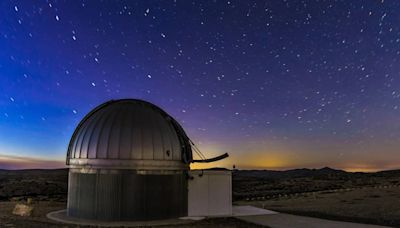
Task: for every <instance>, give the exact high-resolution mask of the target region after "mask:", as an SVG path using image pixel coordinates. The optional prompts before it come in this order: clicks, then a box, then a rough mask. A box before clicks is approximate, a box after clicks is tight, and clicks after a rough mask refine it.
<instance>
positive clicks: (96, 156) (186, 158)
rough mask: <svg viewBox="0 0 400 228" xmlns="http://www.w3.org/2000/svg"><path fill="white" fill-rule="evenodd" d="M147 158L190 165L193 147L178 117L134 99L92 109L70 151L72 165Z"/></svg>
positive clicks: (132, 162)
mask: <svg viewBox="0 0 400 228" xmlns="http://www.w3.org/2000/svg"><path fill="white" fill-rule="evenodd" d="M107 160H117V161H112V162H110V161H107ZM148 160H153V161H158V163H159V162H160V161H170V162H171V163H170V165H174V164H175V165H177V164H179V163H181V165H182V164H186V165H187V164H188V163H189V162H190V161H191V160H192V151H191V146H190V144H189V139H188V137H187V136H186V134H185V132H184V131H183V129H182V127H181V126H180V125H179V124H178V123H177V121H176V120H174V119H173V118H172V117H171V116H169V115H168V114H167V113H166V112H164V111H163V110H161V109H160V108H158V107H157V106H155V105H153V104H151V103H149V102H146V101H142V100H135V99H124V100H115V101H110V102H107V103H104V104H102V105H100V106H98V107H97V108H95V109H94V110H93V111H92V112H90V113H89V114H88V115H87V116H86V117H85V118H84V119H83V120H82V121H81V122H80V124H79V125H78V127H77V128H76V130H75V132H74V134H73V136H72V138H71V141H70V144H69V147H68V154H67V164H69V165H94V166H102V165H103V166H107V165H109V164H114V165H113V166H115V165H120V166H127V165H128V166H129V165H135V164H136V166H137V165H138V164H142V166H143V164H147V165H148V164H151V163H150V162H149V161H148ZM158 163H157V162H153V164H158ZM139 166H140V165H139Z"/></svg>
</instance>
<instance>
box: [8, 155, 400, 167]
mask: <svg viewBox="0 0 400 228" xmlns="http://www.w3.org/2000/svg"><path fill="white" fill-rule="evenodd" d="M246 157H247V159H244V158H243V156H238V155H232V156H231V157H229V158H227V159H224V160H221V161H217V162H212V163H192V164H190V168H191V169H209V168H214V167H221V168H227V169H232V168H233V165H235V167H236V169H240V170H277V171H285V170H291V169H300V168H309V169H319V168H323V167H330V168H333V169H338V170H344V171H347V172H378V171H384V170H394V169H400V167H399V166H398V165H396V164H393V165H386V166H385V167H378V166H375V165H370V164H362V163H358V164H356V163H351V164H350V163H349V164H341V165H338V164H326V165H301V164H296V162H295V161H293V160H291V159H288V158H286V157H284V156H282V155H279V154H278V153H275V154H268V155H257V154H255V153H254V154H247V155H246ZM57 168H67V166H66V165H65V161H64V160H61V159H53V160H50V159H45V158H33V157H23V156H12V155H11V156H10V155H0V169H10V170H18V169H57Z"/></svg>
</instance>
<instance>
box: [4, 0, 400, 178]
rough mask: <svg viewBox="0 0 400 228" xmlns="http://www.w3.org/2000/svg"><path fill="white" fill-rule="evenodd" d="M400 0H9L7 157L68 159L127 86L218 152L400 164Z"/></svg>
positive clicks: (264, 161)
mask: <svg viewBox="0 0 400 228" xmlns="http://www.w3.org/2000/svg"><path fill="white" fill-rule="evenodd" d="M399 63H400V1H396V0H392V1H389V0H385V1H383V0H382V1H375V0H368V1H364V0H355V1H347V0H343V1H322V0H320V1H289V0H286V1H278V0H276V1H275V0H270V1H244V0H243V1H236V0H232V1H193V2H191V1H184V0H181V1H140V2H134V1H125V2H121V1H118V2H117V1H94V0H93V1H1V2H0V168H31V167H61V166H62V165H63V163H64V158H65V154H66V150H67V146H68V142H69V138H70V137H71V135H72V132H73V130H74V128H75V126H76V125H77V124H78V122H79V121H80V120H81V119H82V118H83V117H84V115H85V114H87V113H88V112H89V111H90V110H91V109H93V108H94V107H96V106H97V105H99V104H101V103H103V102H105V101H107V100H110V99H118V98H139V99H144V100H148V101H150V102H153V103H155V104H156V105H158V106H160V107H161V108H163V109H164V110H165V111H167V112H168V113H169V114H171V115H172V116H174V117H175V118H176V119H177V120H178V121H179V122H180V123H181V124H182V125H183V127H184V128H185V130H186V132H187V133H188V135H189V137H190V138H191V139H192V140H193V141H194V142H195V143H197V145H198V147H199V148H200V149H201V150H202V152H203V153H204V154H205V155H206V156H208V157H211V156H214V155H218V154H221V153H223V152H228V153H230V154H231V157H230V159H227V160H225V161H222V162H220V163H216V164H213V165H218V166H227V167H232V165H233V164H236V166H237V167H238V168H266V169H289V168H295V167H310V168H318V167H324V166H331V167H335V168H341V169H346V170H350V171H354V170H366V171H369V170H380V169H393V168H400V156H399V148H400V116H399V114H400V64H399Z"/></svg>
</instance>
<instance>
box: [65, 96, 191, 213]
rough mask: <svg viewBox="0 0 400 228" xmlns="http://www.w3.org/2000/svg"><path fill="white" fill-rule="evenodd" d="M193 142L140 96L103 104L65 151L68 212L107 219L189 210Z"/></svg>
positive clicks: (80, 127) (88, 116)
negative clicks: (67, 178)
mask: <svg viewBox="0 0 400 228" xmlns="http://www.w3.org/2000/svg"><path fill="white" fill-rule="evenodd" d="M190 143H191V141H190V139H189V138H188V137H187V135H186V134H185V132H184V131H183V129H182V127H181V126H180V125H179V124H178V122H177V121H176V120H175V119H174V118H172V117H171V116H170V115H168V114H167V113H166V112H164V111H163V110H162V109H160V108H159V107H157V106H155V105H153V104H151V103H149V102H146V101H142V100H136V99H123V100H113V101H109V102H107V103H104V104H102V105H100V106H98V107H97V108H95V109H94V110H93V111H91V112H90V113H89V114H87V115H86V116H85V117H84V118H83V120H82V121H81V122H80V123H79V125H78V126H77V128H76V130H75V132H74V133H73V135H72V137H71V141H70V143H69V146H68V152H67V161H66V162H67V165H68V167H69V180H68V202H67V214H68V216H71V217H75V218H83V219H90V220H105V221H143V220H155V219H168V218H178V217H182V216H187V214H188V209H187V207H188V179H187V178H188V170H189V163H190V162H192V161H193V159H192V148H191V145H190Z"/></svg>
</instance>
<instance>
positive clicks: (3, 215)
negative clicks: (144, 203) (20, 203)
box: [0, 201, 261, 228]
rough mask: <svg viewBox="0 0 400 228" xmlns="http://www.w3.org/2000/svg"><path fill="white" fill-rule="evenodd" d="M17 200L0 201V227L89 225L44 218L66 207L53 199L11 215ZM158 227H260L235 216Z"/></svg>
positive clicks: (42, 227)
mask: <svg viewBox="0 0 400 228" xmlns="http://www.w3.org/2000/svg"><path fill="white" fill-rule="evenodd" d="M16 203H17V202H10V201H7V202H0V227H16V228H20V227H21V228H25V227H27V228H28V227H29V228H49V227H54V228H61V227H62V228H69V227H80V228H87V227H90V226H75V225H65V224H61V223H57V222H54V221H51V220H49V219H47V218H46V214H47V213H48V212H50V211H56V210H61V209H64V208H66V204H65V203H62V202H53V201H39V202H34V213H33V215H32V216H31V217H20V216H16V215H13V214H12V213H11V212H12V210H13V208H14V206H15V204H16ZM159 227H195V228H212V227H221V228H224V227H226V228H228V227H229V228H230V227H238V228H247V227H249V228H253V227H254V228H256V227H261V226H258V225H255V224H251V223H247V222H244V221H241V220H238V219H235V218H215V219H204V220H201V221H195V222H193V223H191V224H185V225H175V226H159Z"/></svg>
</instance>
